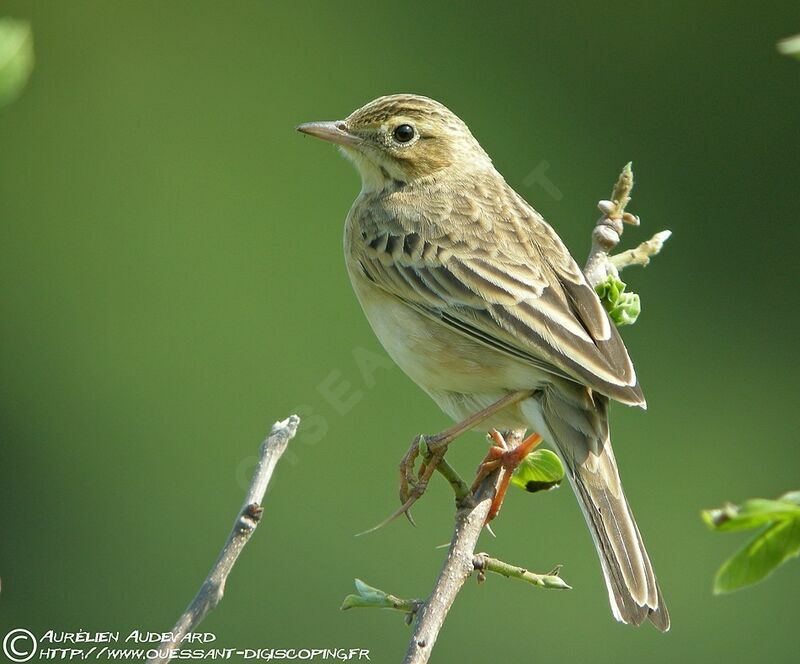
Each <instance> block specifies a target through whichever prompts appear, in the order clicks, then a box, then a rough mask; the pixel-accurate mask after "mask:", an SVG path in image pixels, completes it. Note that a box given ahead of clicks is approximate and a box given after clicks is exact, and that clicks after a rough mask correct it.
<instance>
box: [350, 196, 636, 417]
mask: <svg viewBox="0 0 800 664" xmlns="http://www.w3.org/2000/svg"><path fill="white" fill-rule="evenodd" d="M492 186H493V185H492V183H491V182H483V183H478V185H477V187H476V190H473V192H472V195H471V196H467V195H458V196H453V195H452V194H449V197H448V192H446V191H445V192H440V195H439V196H435V195H434V193H435V192H433V191H432V192H428V198H433V199H434V200H435V201H436V204H432V205H431V206H430V207H429V213H428V214H427V215H426V214H423V212H422V211H421V210H420V208H419V206H413V208H411V209H413V211H414V214H409V213H408V210H409V207H408V205H409V203H410V199H409V200H403V196H408V195H409V194H407V193H405V192H402V191H400V192H395V193H394V194H391V195H390V196H387V197H385V198H384V199H383V200H381V201H380V206H381V208H380V209H379V210H377V211H376V210H370V208H369V206H367V207H366V208H365V209H366V210H367V212H365V213H363V214H362V215H361V217H360V218H358V219H355V220H354V221H355V223H356V225H357V227H358V228H359V234H358V237H360V238H361V241H360V242H357V243H356V244H357V246H356V247H355V248H354V250H355V251H356V254H357V257H358V260H359V261H360V264H361V267H362V269H363V270H364V272H365V275H366V276H367V277H368V278H370V279H371V280H372V281H373V282H375V283H376V284H377V285H379V286H380V287H381V288H383V289H384V290H385V291H387V292H389V293H391V294H392V295H394V296H396V297H398V298H399V299H401V300H403V301H404V302H405V303H406V304H408V305H409V306H411V307H413V308H415V309H416V310H418V311H420V312H422V313H423V314H425V315H426V316H429V317H431V318H434V319H436V320H439V321H441V322H442V323H443V324H445V325H448V326H449V327H451V328H452V329H454V330H456V331H458V332H459V333H460V334H464V335H466V336H468V337H470V338H472V339H475V340H477V341H479V342H480V343H483V344H485V345H487V346H489V347H491V348H494V349H496V350H498V351H500V352H502V353H505V354H506V355H509V356H512V357H514V358H516V359H519V360H522V361H524V362H527V363H529V364H531V365H532V366H535V367H537V368H539V369H544V370H545V371H548V372H550V373H552V374H555V375H558V376H562V377H566V378H569V379H571V380H573V381H575V382H577V383H581V384H584V385H587V386H589V387H591V388H592V389H594V390H596V391H598V392H600V393H601V394H606V395H608V396H610V397H612V398H615V399H617V400H619V401H622V402H625V403H630V404H637V405H642V404H643V403H644V398H643V396H642V393H641V390H640V389H639V385H638V382H637V379H636V374H635V372H634V369H633V364H632V363H631V360H630V357H629V356H628V352H627V350H626V349H625V346H624V344H623V342H622V339H621V338H620V336H619V333H618V332H617V330H616V328H615V327H614V325H613V324H611V322H610V321H609V318H608V315H607V314H606V312H605V310H604V309H603V306H602V304H601V303H600V300H599V299H598V297H597V295H596V294H595V292H594V290H593V289H592V288H591V286H589V284H588V283H587V281H586V278H585V277H584V275H583V272H582V271H581V270H580V268H579V267H578V266H577V264H576V263H575V261H574V260H573V259H572V257H571V256H570V254H569V252H568V250H567V249H566V247H565V246H564V244H563V243H562V242H561V240H560V239H559V238H558V236H557V235H556V233H555V231H553V229H552V228H550V226H549V225H548V224H547V223H546V222H545V221H544V219H542V217H541V216H540V215H539V214H538V213H537V212H536V211H535V210H533V208H531V207H530V206H529V205H528V204H527V203H526V202H525V201H524V200H523V199H522V198H521V197H519V196H518V195H517V194H516V193H515V192H514V191H513V190H511V188H510V187H508V185H506V184H505V182H504V181H501V182H500V183H495V185H494V186H496V188H497V189H496V191H495V192H494V195H489V193H488V192H489V190H490V188H491V187H492ZM415 194H416V196H417V197H418V196H419V192H415ZM416 200H419V198H417V199H416ZM448 200H450V201H451V203H450V204H447V201H448ZM376 205H377V202H376ZM431 211H432V212H431ZM378 215H379V216H378ZM376 218H380V219H381V223H377V222H376ZM387 220H388V221H387ZM387 228H388V230H387ZM454 228H456V229H457V232H454V231H453V229H454Z"/></svg>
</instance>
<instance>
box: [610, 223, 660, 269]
mask: <svg viewBox="0 0 800 664" xmlns="http://www.w3.org/2000/svg"><path fill="white" fill-rule="evenodd" d="M671 235H672V231H661V232H660V233H656V234H655V235H654V236H653V237H651V238H650V239H649V240H647V241H646V242H642V243H641V244H640V245H639V246H638V247H635V248H634V249H628V250H627V251H621V252H620V253H618V254H614V255H613V256H611V257H610V259H611V262H612V263H613V265H614V267H615V268H617V270H619V271H620V272H622V270H624V269H625V268H626V267H628V266H630V265H641V266H642V267H645V266H646V265H648V264H649V263H650V257H651V256H655V255H656V254H657V253H658V252H660V251H661V247H663V246H664V243H665V242H666V241H667V240H669V238H670V236H671Z"/></svg>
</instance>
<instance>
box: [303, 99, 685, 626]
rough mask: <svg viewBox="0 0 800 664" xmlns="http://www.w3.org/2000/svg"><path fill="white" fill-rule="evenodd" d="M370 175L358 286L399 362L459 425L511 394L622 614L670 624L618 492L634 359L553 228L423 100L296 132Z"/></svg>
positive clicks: (515, 416)
mask: <svg viewBox="0 0 800 664" xmlns="http://www.w3.org/2000/svg"><path fill="white" fill-rule="evenodd" d="M299 129H300V130H301V131H304V132H305V133H309V134H312V135H316V136H319V137H321V138H324V139H326V140H329V141H331V142H334V143H337V144H339V145H340V146H341V147H342V150H343V152H344V153H345V154H346V156H348V157H349V158H350V159H351V160H352V161H353V162H354V163H355V165H356V167H357V168H358V170H359V172H360V173H361V176H362V184H363V187H362V191H361V194H360V195H359V197H358V198H357V199H356V201H355V203H354V204H353V207H352V208H351V210H350V214H349V215H348V218H347V223H346V227H345V255H346V260H347V268H348V272H349V274H350V278H351V281H352V284H353V287H354V290H355V292H356V294H357V296H358V298H359V301H360V302H361V305H362V307H363V309H364V312H365V314H366V316H367V318H368V319H369V321H370V323H371V325H372V327H373V329H374V330H375V333H376V334H377V336H378V338H379V339H380V340H381V342H382V343H383V345H384V347H385V348H386V350H387V351H388V353H389V354H390V355H391V357H392V358H393V359H394V360H395V361H396V362H397V363H398V364H399V365H400V367H401V368H402V369H403V370H404V371H405V372H406V373H407V374H408V375H409V376H410V377H411V378H412V379H413V380H414V381H415V382H416V383H417V384H418V385H420V387H422V388H423V389H424V390H425V391H426V392H427V393H428V394H429V395H430V396H431V397H432V398H433V399H434V400H435V401H436V402H437V403H438V404H439V406H440V407H441V408H442V409H443V410H444V411H445V412H446V413H447V414H449V415H450V416H452V417H453V418H454V419H457V420H461V419H464V418H465V417H467V416H469V415H471V414H472V413H473V412H476V411H477V410H478V409H480V408H483V407H485V406H488V405H489V404H491V403H493V402H494V401H496V400H497V399H499V398H500V397H502V396H503V395H504V394H507V393H508V392H511V391H515V390H523V389H535V390H536V394H535V397H533V398H531V399H528V400H526V401H524V402H523V403H522V404H519V405H517V406H514V407H511V408H509V409H508V410H507V411H504V412H502V413H500V414H499V415H498V416H496V417H495V418H494V420H492V421H491V422H490V424H491V425H493V426H496V427H497V428H498V429H525V428H533V429H535V430H536V431H538V432H539V433H540V434H542V435H543V437H544V438H545V439H546V440H548V441H549V442H550V443H551V444H553V445H554V446H555V448H556V449H557V450H558V451H559V452H560V454H561V456H562V458H563V459H564V462H565V464H566V466H567V468H568V475H569V478H570V482H571V483H572V485H573V488H574V489H575V493H576V495H577V497H578V499H579V502H580V504H581V507H582V509H583V512H584V515H585V517H586V521H587V523H588V525H589V527H590V530H591V532H592V536H593V539H594V542H595V545H596V547H597V550H598V553H599V555H600V560H601V564H602V568H603V572H604V576H605V579H606V586H607V589H608V593H609V599H610V601H611V606H612V610H613V612H614V615H615V617H616V618H617V619H618V620H621V621H623V622H628V623H633V624H637V625H638V624H640V623H641V622H642V621H644V620H645V619H646V618H649V619H650V620H651V621H652V622H653V623H654V624H655V625H656V627H658V628H659V629H661V630H666V629H668V627H669V616H668V614H667V610H666V606H665V605H664V602H663V599H662V597H661V593H660V590H659V588H658V584H657V583H656V580H655V576H654V574H653V570H652V566H651V564H650V561H649V558H648V556H647V552H646V551H645V548H644V545H643V543H642V539H641V535H640V534H639V530H638V527H637V526H636V523H635V521H634V520H633V516H632V514H631V512H630V508H629V507H628V503H627V500H626V499H625V496H624V494H623V492H622V487H621V484H620V479H619V474H618V472H617V467H616V461H615V459H614V454H613V451H612V449H611V442H610V438H609V433H608V398H612V399H615V400H617V401H620V402H622V403H626V404H630V405H639V406H644V397H643V396H642V392H641V389H640V388H639V383H638V381H637V378H636V374H635V371H634V368H633V364H632V363H631V360H630V358H629V356H628V352H627V350H626V349H625V345H624V344H623V342H622V339H621V338H620V336H619V334H618V332H617V330H616V328H615V327H614V325H613V324H612V323H611V322H610V320H609V318H608V316H607V314H606V312H605V310H604V309H603V307H602V305H601V304H600V301H599V299H598V298H597V295H596V294H595V292H594V290H593V289H592V288H591V286H589V284H588V283H587V281H586V278H585V277H584V275H583V272H582V271H581V269H580V268H579V267H578V265H577V264H576V263H575V261H574V260H573V258H572V256H570V254H569V251H568V250H567V249H566V247H565V246H564V244H563V243H562V242H561V240H560V238H559V237H558V235H556V233H555V231H554V230H553V229H552V228H551V227H550V226H549V225H548V224H547V223H546V222H545V221H544V219H543V218H542V217H541V215H539V213H538V212H536V211H535V210H534V209H533V208H532V207H531V206H530V205H528V203H527V202H525V201H524V200H523V199H522V197H520V196H519V195H518V194H517V193H516V192H515V191H514V190H513V189H511V187H509V185H508V184H507V183H506V182H505V180H504V179H503V177H502V176H501V175H500V174H499V173H498V172H497V171H496V170H495V169H494V167H493V166H492V162H491V160H490V159H489V157H488V155H487V154H486V153H485V152H484V151H483V149H482V148H481V147H480V145H479V144H478V142H477V141H476V140H475V139H474V138H473V136H472V134H471V133H470V131H469V129H468V128H467V126H466V125H465V124H464V123H463V122H462V121H461V120H460V119H459V118H457V117H456V116H455V115H454V114H453V113H451V112H450V111H449V110H448V109H447V108H445V107H444V106H442V105H441V104H439V103H438V102H435V101H433V100H431V99H427V98H425V97H420V96H416V95H393V96H389V97H381V98H380V99H377V100H375V101H373V102H370V103H369V104H367V105H366V106H364V107H363V108H361V109H359V110H357V111H355V112H354V113H353V114H352V115H350V116H349V117H348V118H346V119H345V120H343V121H341V122H334V123H310V124H308V125H302V126H301V127H300V128H299Z"/></svg>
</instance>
